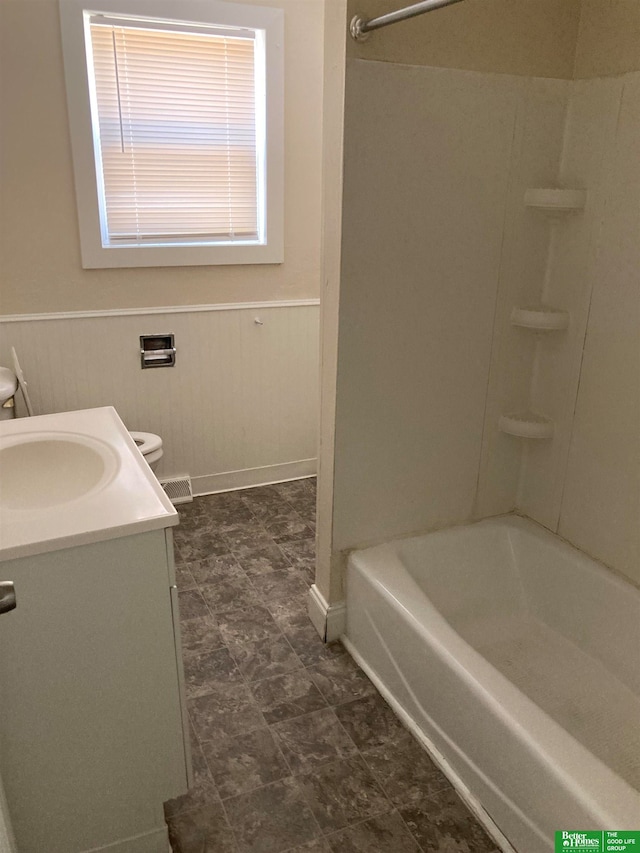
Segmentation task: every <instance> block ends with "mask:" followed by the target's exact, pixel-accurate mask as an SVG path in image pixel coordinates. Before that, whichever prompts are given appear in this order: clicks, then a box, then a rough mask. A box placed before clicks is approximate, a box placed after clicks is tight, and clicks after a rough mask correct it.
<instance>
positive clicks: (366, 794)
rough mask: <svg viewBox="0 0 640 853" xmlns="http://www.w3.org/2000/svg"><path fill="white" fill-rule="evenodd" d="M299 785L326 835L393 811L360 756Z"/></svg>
mask: <svg viewBox="0 0 640 853" xmlns="http://www.w3.org/2000/svg"><path fill="white" fill-rule="evenodd" d="M298 784H299V785H300V790H301V791H302V793H303V794H304V796H305V799H306V801H307V802H308V803H309V806H310V808H311V811H312V812H313V814H314V816H315V819H316V820H317V821H318V823H319V825H320V828H321V829H322V831H323V832H334V831H336V830H338V829H342V828H343V827H345V826H348V825H349V824H352V823H358V822H359V821H362V820H365V819H366V818H368V817H372V816H373V815H376V814H381V813H382V812H387V811H389V810H390V809H391V804H390V803H389V800H388V799H387V798H386V797H385V795H384V793H383V792H382V790H381V788H380V786H379V785H378V783H377V782H376V781H375V779H374V777H373V775H372V773H371V771H370V770H369V768H368V767H367V766H366V764H365V763H364V761H363V760H362V758H360V756H354V757H353V758H347V759H344V760H343V761H337V762H335V763H333V764H329V765H326V766H325V767H320V768H318V769H316V770H314V771H313V773H309V774H307V775H305V776H300V777H299V778H298Z"/></svg>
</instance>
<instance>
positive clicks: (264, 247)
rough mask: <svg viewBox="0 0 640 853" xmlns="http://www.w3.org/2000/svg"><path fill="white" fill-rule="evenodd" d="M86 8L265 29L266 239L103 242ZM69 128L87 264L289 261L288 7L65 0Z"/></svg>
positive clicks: (210, 0)
mask: <svg viewBox="0 0 640 853" xmlns="http://www.w3.org/2000/svg"><path fill="white" fill-rule="evenodd" d="M85 12H87V13H91V14H100V13H101V12H102V13H104V14H106V15H111V16H123V17H127V16H129V17H130V16H135V17H140V18H149V19H160V20H168V21H171V20H175V21H178V22H181V23H184V22H189V23H193V24H207V25H210V26H216V25H218V26H221V27H233V28H242V27H246V28H249V29H253V30H261V31H262V33H263V34H264V35H263V38H264V50H265V70H266V75H265V76H266V80H265V90H266V91H265V108H266V132H265V147H264V157H265V166H264V170H265V182H264V186H265V193H264V195H265V199H264V206H263V209H262V211H260V212H259V215H261V216H264V229H263V236H262V240H261V241H256V242H253V243H242V244H237V243H235V244H234V243H222V244H221V243H219V242H217V243H212V244H208V245H206V244H205V245H187V246H180V245H173V246H144V245H139V246H104V245H103V237H102V228H101V221H100V208H99V193H98V175H97V167H96V158H95V153H94V138H93V134H94V131H93V125H92V121H91V102H90V85H89V74H88V68H87V54H86V47H85V20H84V14H85ZM60 22H61V27H62V46H63V52H64V66H65V79H66V86H67V102H68V109H69V126H70V131H71V148H72V154H73V167H74V174H75V188H76V200H77V206H78V223H79V230H80V247H81V254H82V266H83V267H84V268H85V269H99V268H107V267H168V266H196V265H209V264H211V265H217V264H279V263H282V262H283V260H284V11H283V10H282V9H274V8H269V7H265V6H249V5H246V4H241V3H225V2H222V0H95V2H92V0H60Z"/></svg>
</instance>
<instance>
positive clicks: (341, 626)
mask: <svg viewBox="0 0 640 853" xmlns="http://www.w3.org/2000/svg"><path fill="white" fill-rule="evenodd" d="M307 607H308V613H309V618H310V619H311V621H312V622H313V626H314V628H315V629H316V631H317V632H318V634H320V636H321V637H322V639H323V641H324V642H325V643H332V642H334V640H339V639H340V637H342V636H343V634H344V632H345V630H346V627H347V604H346V602H345V601H338V602H336V603H335V604H329V603H328V602H327V600H326V599H325V597H324V595H323V594H322V593H321V592H320V590H319V589H318V587H317V585H316V584H315V583H314V584H313V586H312V587H311V589H310V590H309V597H308V600H307Z"/></svg>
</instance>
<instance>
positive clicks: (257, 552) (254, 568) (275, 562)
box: [239, 542, 291, 578]
mask: <svg viewBox="0 0 640 853" xmlns="http://www.w3.org/2000/svg"><path fill="white" fill-rule="evenodd" d="M239 560H240V565H241V566H242V568H243V569H244V571H245V572H246V573H247V575H248V576H249V577H251V578H253V577H256V576H258V575H264V574H265V573H267V572H273V571H274V570H275V569H286V568H289V567H290V566H291V563H290V562H289V560H288V559H287V558H286V557H285V555H284V554H283V553H282V551H281V550H280V549H279V548H278V546H277V545H274V543H273V542H270V543H269V544H268V545H263V546H261V547H256V548H245V550H244V551H243V553H242V556H241V557H240V558H239Z"/></svg>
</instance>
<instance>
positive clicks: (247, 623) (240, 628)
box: [218, 606, 280, 645]
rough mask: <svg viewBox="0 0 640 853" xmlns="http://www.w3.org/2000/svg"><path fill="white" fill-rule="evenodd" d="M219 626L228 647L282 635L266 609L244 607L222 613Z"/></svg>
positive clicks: (219, 617)
mask: <svg viewBox="0 0 640 853" xmlns="http://www.w3.org/2000/svg"><path fill="white" fill-rule="evenodd" d="M218 625H219V627H220V633H221V634H222V638H223V640H224V641H225V643H227V644H228V645H246V644H248V643H255V642H257V641H258V640H266V639H268V638H269V637H277V636H279V635H280V629H279V628H278V626H277V625H276V623H275V621H274V619H273V617H272V616H271V614H270V613H269V611H268V610H267V609H266V608H265V607H258V606H252V607H242V608H239V609H238V610H229V611H227V612H225V613H221V614H220V615H219V616H218Z"/></svg>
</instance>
